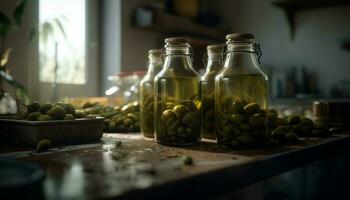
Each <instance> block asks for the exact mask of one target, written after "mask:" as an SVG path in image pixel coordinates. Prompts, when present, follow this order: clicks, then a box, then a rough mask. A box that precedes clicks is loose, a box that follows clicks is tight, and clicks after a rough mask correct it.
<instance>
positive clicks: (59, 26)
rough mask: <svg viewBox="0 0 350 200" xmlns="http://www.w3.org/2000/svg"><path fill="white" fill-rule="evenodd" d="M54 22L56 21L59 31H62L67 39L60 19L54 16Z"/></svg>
mask: <svg viewBox="0 0 350 200" xmlns="http://www.w3.org/2000/svg"><path fill="white" fill-rule="evenodd" d="M54 22H55V23H56V25H57V27H58V28H59V30H60V31H61V33H62V35H63V37H64V39H66V40H67V35H66V31H65V30H64V27H63V25H62V23H61V21H60V20H59V19H58V18H55V19H54Z"/></svg>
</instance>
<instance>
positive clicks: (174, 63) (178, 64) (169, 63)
mask: <svg viewBox="0 0 350 200" xmlns="http://www.w3.org/2000/svg"><path fill="white" fill-rule="evenodd" d="M163 67H164V69H185V70H187V69H193V65H192V58H191V57H190V56H189V55H185V54H168V55H167V56H166V57H165V61H164V65H163Z"/></svg>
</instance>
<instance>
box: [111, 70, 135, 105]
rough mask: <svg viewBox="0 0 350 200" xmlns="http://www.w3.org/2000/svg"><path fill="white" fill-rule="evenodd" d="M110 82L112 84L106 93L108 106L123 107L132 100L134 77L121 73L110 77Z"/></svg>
mask: <svg viewBox="0 0 350 200" xmlns="http://www.w3.org/2000/svg"><path fill="white" fill-rule="evenodd" d="M108 80H109V81H110V82H111V83H112V84H111V87H109V88H108V89H107V90H106V91H105V95H106V97H107V100H108V104H109V105H111V106H121V105H124V104H126V103H128V102H130V100H131V92H130V91H129V88H130V86H131V84H132V83H133V76H132V75H131V74H130V73H128V72H119V73H117V74H115V75H111V76H108Z"/></svg>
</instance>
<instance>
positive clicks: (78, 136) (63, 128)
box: [0, 118, 103, 146]
mask: <svg viewBox="0 0 350 200" xmlns="http://www.w3.org/2000/svg"><path fill="white" fill-rule="evenodd" d="M102 135H103V118H97V119H77V120H53V121H25V120H13V119H0V141H1V142H2V143H12V144H13V143H15V144H22V145H30V146H34V145H36V144H37V143H38V142H39V141H40V140H42V139H48V140H50V141H51V143H52V144H53V145H66V144H82V143H90V142H96V141H99V140H100V139H101V137H102Z"/></svg>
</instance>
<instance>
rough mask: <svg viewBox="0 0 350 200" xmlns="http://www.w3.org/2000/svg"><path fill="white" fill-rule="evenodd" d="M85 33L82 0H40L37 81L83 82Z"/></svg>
mask: <svg viewBox="0 0 350 200" xmlns="http://www.w3.org/2000/svg"><path fill="white" fill-rule="evenodd" d="M85 33H86V27H85V0H40V3H39V51H40V58H39V61H40V70H39V73H40V75H39V77H40V81H42V82H49V83H63V84H84V83H85V81H86V80H85V79H86V76H85V74H86V63H85V62H86V61H85V54H86V52H85V47H86V44H85Z"/></svg>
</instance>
